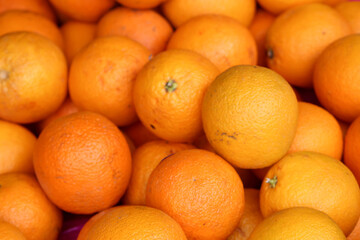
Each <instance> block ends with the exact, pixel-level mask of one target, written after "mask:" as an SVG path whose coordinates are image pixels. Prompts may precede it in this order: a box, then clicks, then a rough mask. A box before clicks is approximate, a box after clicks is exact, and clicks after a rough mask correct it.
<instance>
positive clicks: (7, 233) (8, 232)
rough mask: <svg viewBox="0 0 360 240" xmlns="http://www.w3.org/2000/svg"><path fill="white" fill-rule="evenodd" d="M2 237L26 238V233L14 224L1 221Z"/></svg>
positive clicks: (10, 239)
mask: <svg viewBox="0 0 360 240" xmlns="http://www.w3.org/2000/svg"><path fill="white" fill-rule="evenodd" d="M0 239H2V240H26V238H25V236H24V234H22V232H21V231H20V230H19V229H18V228H17V227H15V226H14V225H12V224H10V223H7V222H3V221H0Z"/></svg>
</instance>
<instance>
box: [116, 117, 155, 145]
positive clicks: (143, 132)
mask: <svg viewBox="0 0 360 240" xmlns="http://www.w3.org/2000/svg"><path fill="white" fill-rule="evenodd" d="M123 132H124V133H125V134H127V135H128V136H129V138H130V139H131V141H132V142H133V143H134V145H135V147H139V146H141V145H143V144H144V143H147V142H150V141H153V140H160V138H159V137H157V136H156V135H155V134H153V133H152V132H150V130H148V129H147V128H146V127H145V126H144V125H143V124H142V123H141V122H136V123H133V124H131V125H130V126H127V127H125V128H123Z"/></svg>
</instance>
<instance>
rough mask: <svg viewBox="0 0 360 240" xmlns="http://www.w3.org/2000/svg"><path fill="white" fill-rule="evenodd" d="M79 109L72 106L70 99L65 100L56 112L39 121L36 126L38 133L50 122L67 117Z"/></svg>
mask: <svg viewBox="0 0 360 240" xmlns="http://www.w3.org/2000/svg"><path fill="white" fill-rule="evenodd" d="M78 111H79V109H78V108H77V107H76V106H75V105H74V103H73V102H72V101H71V99H70V98H66V99H65V101H64V102H63V104H62V105H61V106H60V108H58V109H57V110H56V112H54V113H52V114H50V115H49V116H48V117H47V118H45V119H43V120H41V121H40V122H39V123H38V124H37V128H38V132H39V133H40V132H41V131H42V130H43V129H44V128H45V127H46V126H47V125H49V123H50V122H52V121H53V120H55V119H57V118H59V117H62V116H66V115H69V114H71V113H75V112H78Z"/></svg>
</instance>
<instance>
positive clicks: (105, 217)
mask: <svg viewBox="0 0 360 240" xmlns="http://www.w3.org/2000/svg"><path fill="white" fill-rule="evenodd" d="M90 239H94V240H95V239H129V240H130V239H147V240H186V236H185V234H184V231H183V230H182V229H181V227H180V226H179V224H178V223H177V222H176V221H175V220H174V219H172V218H171V217H169V216H168V215H167V214H165V213H164V212H162V211H160V210H157V209H154V208H149V207H145V206H117V207H113V208H109V209H107V210H105V211H102V212H100V213H98V214H96V215H95V216H93V217H92V218H91V219H90V220H89V221H88V222H87V223H86V224H85V226H84V227H83V228H82V229H81V232H80V234H79V236H78V238H77V240H90Z"/></svg>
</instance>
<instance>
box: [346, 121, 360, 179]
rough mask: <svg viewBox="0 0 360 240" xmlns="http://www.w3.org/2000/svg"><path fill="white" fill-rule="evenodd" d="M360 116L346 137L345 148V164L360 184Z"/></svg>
mask: <svg viewBox="0 0 360 240" xmlns="http://www.w3.org/2000/svg"><path fill="white" fill-rule="evenodd" d="M359 149H360V116H359V117H358V118H357V119H356V120H355V121H354V122H353V123H351V125H350V127H349V129H348V131H347V133H346V136H345V147H344V162H345V164H346V165H347V166H348V167H349V168H350V170H351V171H352V172H353V173H354V175H355V177H356V179H357V181H358V183H359V184H360V155H359Z"/></svg>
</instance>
